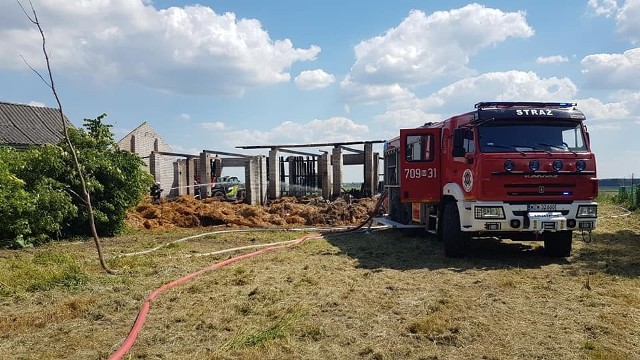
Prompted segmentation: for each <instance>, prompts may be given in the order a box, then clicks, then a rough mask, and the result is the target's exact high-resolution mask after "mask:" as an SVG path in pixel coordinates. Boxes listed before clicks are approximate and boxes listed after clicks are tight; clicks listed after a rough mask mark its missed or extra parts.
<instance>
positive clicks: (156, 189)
mask: <svg viewBox="0 0 640 360" xmlns="http://www.w3.org/2000/svg"><path fill="white" fill-rule="evenodd" d="M163 190H164V189H161V188H160V182H158V181H156V183H155V184H153V185H151V188H150V189H149V195H151V200H152V202H153V203H154V204H159V203H160V194H161V193H162V191H163Z"/></svg>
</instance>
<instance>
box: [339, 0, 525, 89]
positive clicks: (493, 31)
mask: <svg viewBox="0 0 640 360" xmlns="http://www.w3.org/2000/svg"><path fill="white" fill-rule="evenodd" d="M533 34H534V31H533V29H532V28H531V27H530V26H529V25H528V24H527V22H526V20H525V14H524V13H523V12H511V13H505V12H503V11H501V10H498V9H491V8H486V7H484V6H482V5H479V4H470V5H466V6H464V7H462V8H459V9H454V10H451V11H437V12H434V13H433V14H431V15H429V16H427V15H426V14H425V13H423V12H422V11H418V10H414V11H412V12H411V13H409V15H408V16H407V18H405V19H404V20H403V21H402V22H401V23H400V24H399V25H398V26H397V27H395V28H392V29H389V30H388V31H387V32H386V33H385V34H384V35H381V36H376V37H374V38H372V39H368V40H365V41H362V42H360V43H359V44H357V45H356V46H355V48H354V50H355V55H356V62H355V64H354V65H353V66H352V68H351V72H350V74H349V79H350V82H351V83H361V84H375V85H389V84H397V83H399V84H403V85H416V84H423V83H427V82H430V81H432V80H434V79H437V78H440V77H442V76H448V75H460V74H468V73H469V71H470V70H469V69H468V68H467V64H468V62H469V58H470V56H472V55H474V54H476V53H477V52H478V51H479V50H480V49H482V48H485V47H488V46H492V45H495V44H497V43H499V42H503V41H505V40H506V39H507V38H509V37H520V38H527V37H530V36H532V35H533Z"/></svg>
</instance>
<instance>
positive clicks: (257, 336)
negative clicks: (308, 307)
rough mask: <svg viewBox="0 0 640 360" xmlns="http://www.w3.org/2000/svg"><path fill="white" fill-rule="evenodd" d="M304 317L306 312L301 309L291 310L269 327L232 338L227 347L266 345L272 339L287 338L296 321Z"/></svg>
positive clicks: (242, 347) (238, 347)
mask: <svg viewBox="0 0 640 360" xmlns="http://www.w3.org/2000/svg"><path fill="white" fill-rule="evenodd" d="M303 317H304V313H303V312H302V311H301V310H291V311H290V312H288V313H287V314H285V315H284V316H282V317H281V318H280V319H278V321H276V322H275V323H273V324H272V325H270V326H268V327H267V328H264V329H259V330H256V331H253V332H251V333H249V334H247V335H243V336H240V337H237V338H235V339H232V340H231V341H230V342H229V343H227V344H226V346H225V348H227V349H233V350H240V349H244V348H248V347H257V346H265V345H266V344H267V343H269V342H270V341H274V340H278V339H285V338H287V337H289V336H291V334H292V332H293V329H294V325H295V323H296V322H298V321H299V320H300V319H302V318H303Z"/></svg>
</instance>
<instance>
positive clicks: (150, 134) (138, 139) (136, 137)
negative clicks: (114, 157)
mask: <svg viewBox="0 0 640 360" xmlns="http://www.w3.org/2000/svg"><path fill="white" fill-rule="evenodd" d="M118 147H120V149H122V150H127V151H130V152H132V153H135V154H136V155H138V156H140V157H141V158H142V160H143V161H144V163H145V165H146V169H147V171H150V168H149V165H150V164H149V155H150V154H151V152H152V151H165V152H171V147H170V146H169V144H167V143H166V142H165V141H164V140H163V139H162V138H161V137H160V135H159V134H158V133H157V132H156V131H155V130H154V129H153V128H152V127H151V126H150V125H149V124H147V122H146V121H145V122H143V123H142V124H141V125H140V126H138V127H137V128H135V129H134V130H133V131H131V132H130V133H129V134H127V136H125V137H124V138H122V140H120V141H118ZM175 160H176V158H175V157H172V156H161V157H160V161H159V163H158V166H159V171H158V174H159V176H158V177H157V178H156V181H159V182H160V184H161V186H162V188H163V189H165V190H164V192H163V195H164V196H167V195H170V194H171V193H172V192H175V190H174V191H170V189H171V188H173V187H175V186H176V185H177V181H176V179H175V177H174V164H173V163H174V161H175Z"/></svg>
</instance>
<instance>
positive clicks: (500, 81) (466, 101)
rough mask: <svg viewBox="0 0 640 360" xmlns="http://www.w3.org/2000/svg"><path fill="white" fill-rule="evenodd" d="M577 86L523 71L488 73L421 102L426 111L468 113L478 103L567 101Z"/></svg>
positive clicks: (572, 95) (442, 90)
mask: <svg viewBox="0 0 640 360" xmlns="http://www.w3.org/2000/svg"><path fill="white" fill-rule="evenodd" d="M576 93H577V87H576V85H575V84H574V83H573V82H572V81H571V80H570V79H568V78H557V77H550V78H540V77H539V76H538V75H537V74H536V73H533V72H523V71H507V72H491V73H486V74H482V75H479V76H476V77H471V78H467V79H463V80H459V81H456V82H454V83H452V84H450V85H448V86H445V87H444V88H442V89H440V90H438V91H437V92H435V93H434V94H432V95H430V96H429V97H427V98H425V99H423V100H422V103H423V106H424V108H426V109H432V108H436V107H446V108H452V107H454V108H456V109H460V106H463V108H464V109H470V107H471V106H473V104H475V103H477V102H480V101H569V100H571V99H573V98H575V96H576Z"/></svg>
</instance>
